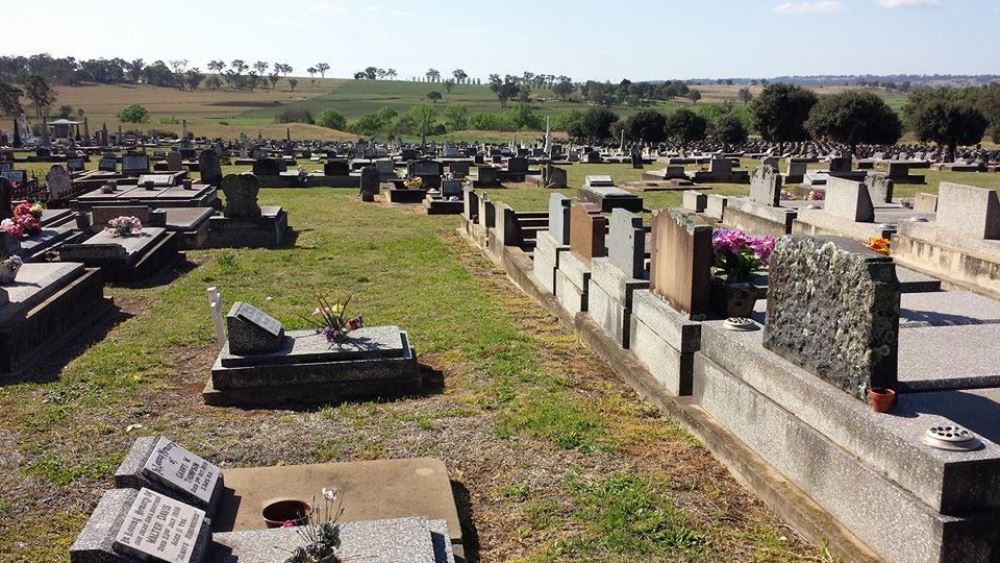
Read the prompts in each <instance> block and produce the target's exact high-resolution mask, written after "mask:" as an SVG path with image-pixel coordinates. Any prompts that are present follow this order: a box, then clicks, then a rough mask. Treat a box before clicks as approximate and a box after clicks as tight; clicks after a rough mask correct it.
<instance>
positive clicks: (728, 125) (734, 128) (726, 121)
mask: <svg viewBox="0 0 1000 563" xmlns="http://www.w3.org/2000/svg"><path fill="white" fill-rule="evenodd" d="M712 139H714V140H715V142H717V143H721V144H723V145H725V146H727V147H728V146H730V145H738V144H740V143H744V142H746V140H747V128H746V126H744V125H743V121H742V120H741V119H740V118H738V117H736V116H735V115H732V114H726V115H723V116H722V117H720V118H719V120H718V121H716V122H715V124H714V125H712Z"/></svg>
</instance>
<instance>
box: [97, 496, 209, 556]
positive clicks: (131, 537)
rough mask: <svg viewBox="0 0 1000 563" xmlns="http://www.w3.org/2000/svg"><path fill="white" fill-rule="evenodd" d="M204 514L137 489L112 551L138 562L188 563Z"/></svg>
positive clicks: (163, 497)
mask: <svg viewBox="0 0 1000 563" xmlns="http://www.w3.org/2000/svg"><path fill="white" fill-rule="evenodd" d="M204 520H205V512H204V511H202V510H198V509H197V508H194V507H192V506H188V505H186V504H184V503H182V502H179V501H176V500H173V499H171V498H169V497H166V496H163V495H161V494H159V493H155V492H153V491H151V490H149V489H141V490H140V491H139V494H138V495H137V496H136V497H135V501H134V502H133V503H132V506H131V507H130V508H129V510H128V513H127V514H126V515H125V521H124V522H123V523H122V527H121V528H120V529H119V530H118V534H117V535H116V536H115V542H114V549H115V551H118V552H119V553H124V554H127V555H131V556H133V557H137V558H139V559H150V558H152V560H153V561H164V562H166V563H190V562H191V559H192V555H193V554H194V549H195V544H196V543H197V542H198V534H199V533H200V531H201V526H202V523H203V522H204Z"/></svg>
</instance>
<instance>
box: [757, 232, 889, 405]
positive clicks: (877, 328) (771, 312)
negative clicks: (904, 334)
mask: <svg viewBox="0 0 1000 563" xmlns="http://www.w3.org/2000/svg"><path fill="white" fill-rule="evenodd" d="M769 277H770V279H769V283H768V292H767V320H766V325H765V327H764V347H765V348H767V349H768V350H771V351H772V352H774V353H775V354H778V355H779V356H781V357H783V358H785V359H786V360H788V361H790V362H792V363H794V364H796V365H798V366H800V367H802V368H804V369H806V370H808V371H810V372H812V373H814V374H816V375H818V376H819V377H821V378H822V379H824V380H826V381H827V382H829V383H831V384H832V385H834V386H836V387H838V388H840V389H842V390H844V391H846V392H848V393H850V394H852V395H854V396H855V397H857V398H859V399H861V400H867V395H868V391H869V389H871V388H873V387H876V388H888V389H894V388H895V387H896V380H897V368H898V343H899V280H898V279H897V278H896V266H895V264H894V263H893V261H892V258H890V257H888V256H884V255H882V254H877V253H875V252H872V251H870V250H868V249H867V248H865V247H864V246H863V245H862V244H860V243H858V242H855V241H851V240H848V239H844V238H835V237H830V238H822V237H820V238H814V237H804V236H794V237H782V238H781V239H779V240H778V244H777V246H776V248H775V250H774V252H773V254H772V255H771V264H770V275H769Z"/></svg>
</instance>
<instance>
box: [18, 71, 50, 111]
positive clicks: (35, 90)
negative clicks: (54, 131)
mask: <svg viewBox="0 0 1000 563" xmlns="http://www.w3.org/2000/svg"><path fill="white" fill-rule="evenodd" d="M24 94H25V96H27V97H28V99H29V100H31V103H32V104H34V105H35V115H36V116H37V117H42V116H43V115H44V114H45V112H46V111H48V109H49V108H50V107H51V106H52V104H53V103H55V101H56V91H55V90H53V89H52V87H51V86H49V83H48V82H46V81H45V79H44V78H42V77H41V76H39V75H37V74H32V75H30V76H28V78H26V79H25V80H24Z"/></svg>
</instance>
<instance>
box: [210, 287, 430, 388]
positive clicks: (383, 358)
mask: <svg viewBox="0 0 1000 563" xmlns="http://www.w3.org/2000/svg"><path fill="white" fill-rule="evenodd" d="M317 302H318V307H317V309H316V311H315V313H314V316H313V317H304V318H305V319H306V320H308V321H309V322H310V323H311V324H314V325H315V328H314V329H312V330H297V331H289V332H287V333H286V332H285V330H284V328H283V327H282V324H281V322H279V321H278V320H277V319H275V318H274V317H272V316H270V315H268V314H266V313H264V312H263V311H261V310H260V309H258V308H256V307H254V306H253V305H250V304H248V303H240V302H237V303H235V304H233V306H232V308H231V310H230V311H229V313H228V315H227V316H226V328H227V336H226V342H225V343H224V344H223V346H222V350H221V351H220V353H219V356H218V358H217V359H216V361H215V365H214V366H213V367H212V374H211V376H210V378H209V380H208V384H207V385H206V386H205V390H204V392H203V398H204V400H205V402H206V403H208V404H210V405H239V406H260V407H276V406H296V405H303V404H323V403H331V402H338V401H343V400H346V399H372V398H382V397H390V396H399V395H407V394H412V393H417V392H419V391H420V389H421V387H422V384H423V379H422V376H421V372H420V366H419V365H418V364H417V358H416V353H415V352H414V350H413V348H412V347H411V345H410V337H409V334H407V333H406V332H405V331H403V330H400V329H399V327H396V326H377V327H366V326H364V321H363V319H362V317H361V316H356V317H349V316H348V315H347V307H348V305H349V302H350V298H348V299H346V300H344V301H338V302H334V303H331V302H329V301H327V300H326V299H325V298H322V297H317Z"/></svg>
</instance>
